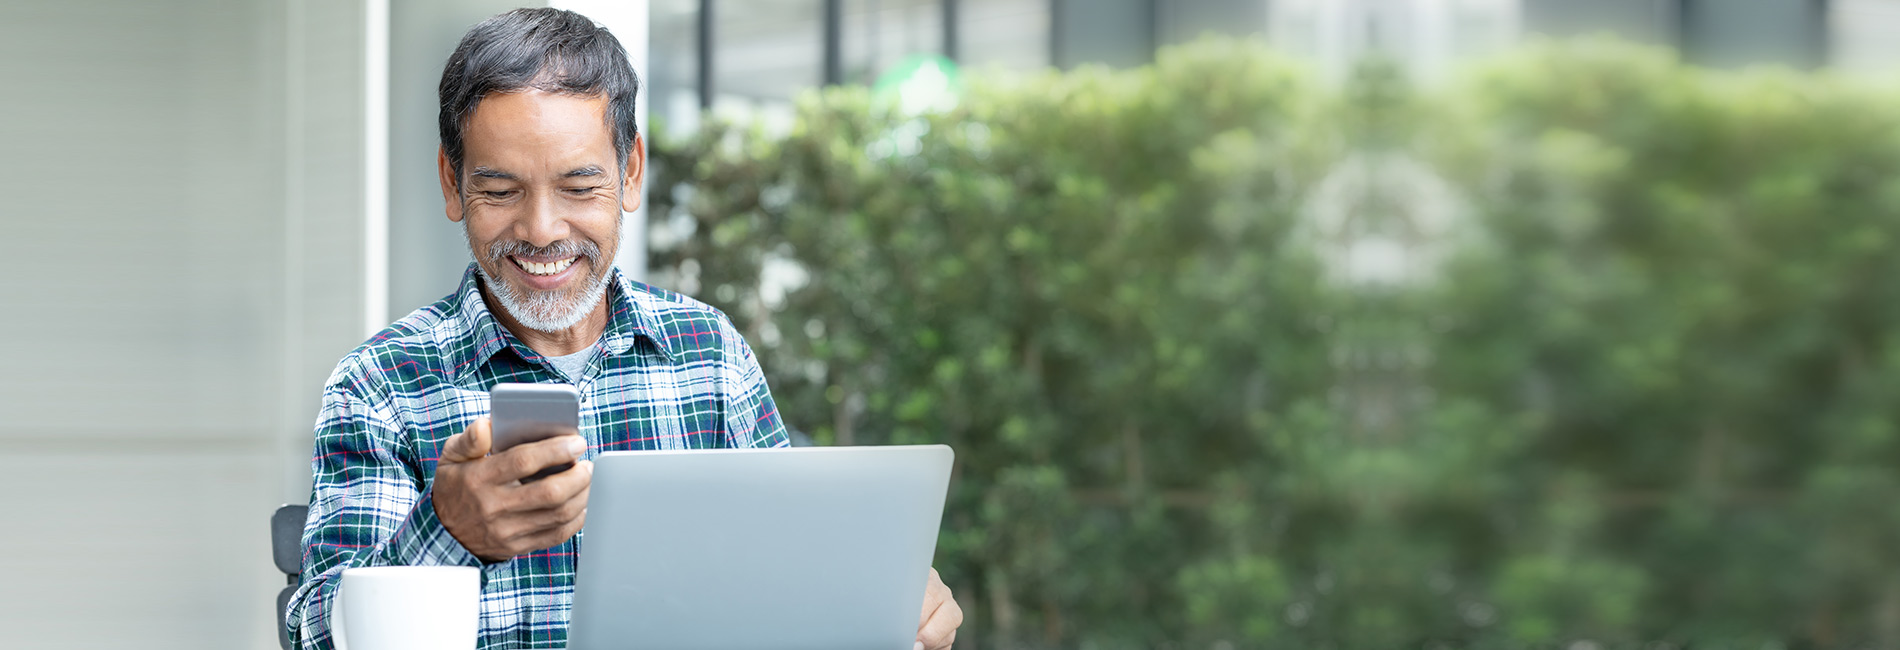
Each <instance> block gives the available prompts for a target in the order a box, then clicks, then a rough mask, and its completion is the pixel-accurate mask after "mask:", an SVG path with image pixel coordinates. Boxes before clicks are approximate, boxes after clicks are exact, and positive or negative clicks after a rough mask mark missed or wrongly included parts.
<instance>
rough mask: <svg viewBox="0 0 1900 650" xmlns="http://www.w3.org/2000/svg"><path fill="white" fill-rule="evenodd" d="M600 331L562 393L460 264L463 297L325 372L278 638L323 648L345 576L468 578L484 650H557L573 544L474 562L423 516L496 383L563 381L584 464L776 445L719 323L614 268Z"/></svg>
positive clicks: (760, 384) (765, 401)
mask: <svg viewBox="0 0 1900 650" xmlns="http://www.w3.org/2000/svg"><path fill="white" fill-rule="evenodd" d="M613 273H614V275H613V283H612V285H611V288H610V289H609V290H608V292H607V294H606V298H604V300H607V301H608V306H609V309H610V310H611V311H612V314H611V316H609V319H608V323H607V329H606V331H605V332H603V333H602V334H601V337H600V341H599V342H597V343H595V351H596V354H595V355H594V357H593V360H592V361H591V362H589V364H588V366H587V368H586V369H585V370H584V371H582V373H581V376H580V377H578V378H576V379H574V380H572V381H570V380H568V379H567V378H565V377H562V376H561V375H560V374H559V373H558V372H557V371H556V370H555V369H554V367H553V366H552V365H551V364H549V363H548V361H547V360H546V359H545V358H544V357H542V356H541V355H540V354H538V353H536V352H535V351H534V350H532V349H530V348H529V347H528V346H527V345H525V344H523V343H522V342H521V341H520V340H519V339H516V338H515V337H514V335H513V334H510V333H509V332H508V330H507V329H506V328H503V327H502V326H501V324H500V323H498V322H496V320H495V318H494V316H493V315H491V314H490V313H489V311H488V307H487V305H486V304H485V303H484V302H483V301H482V295H481V290H480V287H479V285H480V281H479V279H478V277H479V276H477V274H476V273H475V269H474V267H473V266H472V265H471V266H470V268H469V270H468V271H467V272H466V273H465V274H464V275H463V277H462V285H461V288H460V289H458V290H457V291H456V292H455V293H454V294H452V295H450V296H448V297H446V298H443V299H442V300H440V301H437V302H436V303H435V304H433V305H430V306H428V307H424V308H422V309H419V310H416V312H415V313H412V314H410V315H409V316H407V317H405V318H403V319H402V320H400V321H397V322H396V323H395V324H394V325H391V326H389V328H388V329H385V330H383V331H382V332H379V333H378V334H377V335H376V336H374V337H372V338H371V339H370V340H369V341H368V342H366V343H364V344H363V345H362V346H361V347H358V348H357V349H356V350H354V351H352V352H350V354H349V355H348V356H345V357H343V360H342V361H341V362H339V363H338V364H337V368H336V372H335V373H333V374H332V375H331V376H330V380H329V382H328V383H327V384H326V385H325V386H324V389H323V409H322V411H321V412H320V413H319V414H318V415H317V425H316V452H315V455H314V457H313V458H312V459H311V461H310V466H311V470H312V471H313V472H314V473H315V476H316V479H315V483H314V485H313V486H312V488H311V493H310V518H309V520H307V521H306V522H305V523H304V531H303V546H304V555H303V582H302V584H301V585H299V587H298V589H297V592H296V595H295V597H293V598H292V599H291V601H290V607H289V609H288V611H286V612H284V625H286V626H287V627H288V628H289V630H290V637H291V638H292V639H293V640H295V641H296V643H297V644H299V645H300V646H301V647H304V648H328V647H330V646H331V645H332V643H331V640H330V620H329V616H330V614H331V611H330V606H329V605H330V603H332V602H333V598H334V596H335V594H336V591H337V587H338V585H339V583H340V582H341V580H339V576H340V575H341V574H342V572H343V570H344V569H347V568H351V567H362V566H379V565H460V566H475V567H481V569H482V613H481V621H482V630H481V644H480V647H482V648H560V647H564V646H566V644H567V621H568V613H569V611H571V606H572V601H573V596H574V564H575V558H576V556H577V553H578V551H579V549H580V544H581V539H582V537H583V536H584V535H585V533H584V532H583V533H582V534H577V535H575V536H574V537H573V538H572V539H569V540H567V541H565V542H562V543H561V544H560V545H559V546H555V547H553V548H550V549H547V550H544V551H540V552H536V553H530V554H527V555H522V556H519V557H516V558H514V559H511V560H508V561H506V562H499V563H496V564H486V565H484V564H483V563H482V561H481V560H479V559H477V558H476V557H475V556H474V555H471V554H470V553H469V552H468V550H467V549H465V548H463V547H462V545H461V543H459V542H457V541H455V538H454V536H452V535H450V534H449V532H448V530H447V529H444V528H443V527H442V523H441V522H440V521H439V520H438V519H436V513H435V508H434V506H433V505H432V502H431V499H430V498H429V496H430V493H429V489H430V486H431V484H433V482H434V478H435V464H436V459H437V458H439V457H440V456H441V450H442V444H443V442H444V441H446V440H447V439H448V437H449V436H451V435H454V434H456V433H460V432H461V431H462V430H463V429H464V428H466V427H467V426H468V424H469V423H470V422H471V421H473V420H474V419H475V418H478V417H484V416H486V415H488V390H489V388H490V387H492V386H494V385H495V384H497V383H502V382H562V383H574V384H575V385H576V387H577V388H579V389H580V394H581V426H580V433H581V435H582V436H585V437H586V438H587V441H588V445H589V447H588V452H587V457H588V458H592V457H594V456H595V455H596V454H598V453H599V452H602V451H619V450H627V449H681V448H705V447H778V446H785V445H786V444H788V439H787V437H786V433H785V427H784V425H783V424H782V423H780V421H779V416H778V410H777V408H776V407H775V406H774V404H773V402H772V395H771V393H770V392H769V391H767V390H766V386H765V377H764V375H763V373H761V372H760V370H759V364H758V361H757V360H755V359H754V358H753V355H752V350H751V348H749V347H747V346H746V343H745V339H744V338H742V337H741V336H740V335H739V333H738V331H736V330H735V329H733V326H732V323H731V321H729V320H727V319H726V317H725V315H724V314H721V313H720V312H719V311H718V310H716V309H714V308H712V307H709V306H707V305H705V304H702V303H700V302H697V301H694V300H692V299H691V298H687V297H684V296H681V295H678V294H675V293H672V292H669V291H664V290H661V289H655V288H652V287H648V286H646V285H644V284H640V283H637V282H633V281H630V280H627V279H625V278H624V277H622V276H621V275H620V272H619V271H618V270H615V271H614V272H613Z"/></svg>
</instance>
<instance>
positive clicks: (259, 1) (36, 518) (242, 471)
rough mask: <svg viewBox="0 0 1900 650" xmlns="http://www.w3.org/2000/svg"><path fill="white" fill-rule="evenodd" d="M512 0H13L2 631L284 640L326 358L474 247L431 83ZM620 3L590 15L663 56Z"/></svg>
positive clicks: (0, 48)
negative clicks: (294, 530)
mask: <svg viewBox="0 0 1900 650" xmlns="http://www.w3.org/2000/svg"><path fill="white" fill-rule="evenodd" d="M521 4H523V3H522V2H521V1H520V0H396V1H394V2H390V0H169V1H168V2H162V3H159V2H149V1H147V0H88V1H86V2H70V1H64V0H30V1H27V2H20V1H18V0H7V1H6V2H0V88H5V90H4V91H0V197H4V198H0V232H4V233H5V234H4V235H3V236H4V237H5V240H4V241H5V243H7V244H10V245H9V246H7V247H6V248H7V249H8V252H9V254H10V256H11V258H10V259H9V264H8V267H9V268H12V269H15V275H14V277H13V278H12V279H10V280H9V281H5V282H0V341H4V342H5V345H6V349H7V354H6V358H7V364H6V369H7V372H4V373H0V494H5V495H7V496H6V498H4V499H0V648H7V649H8V650H12V649H15V648H123V647H142V648H193V649H198V648H259V649H262V648H274V647H276V645H277V641H276V625H275V623H274V615H273V611H272V610H273V609H274V607H273V605H274V598H275V595H276V593H277V590H278V589H279V588H281V587H282V585H283V578H282V575H281V574H279V573H277V572H276V569H275V568H274V567H273V566H272V564H271V561H270V552H269V534H268V529H267V521H268V518H269V515H270V513H271V511H272V510H273V509H274V508H275V507H276V506H278V505H279V504H282V503H287V502H295V503H301V502H303V501H305V500H306V499H307V498H308V494H309V484H310V465H309V458H310V444H311V424H312V423H313V421H314V419H315V415H316V409H317V406H318V400H319V396H320V390H321V387H322V383H323V381H324V379H325V378H326V377H328V375H329V372H330V370H331V368H332V367H333V366H334V365H335V364H336V360H337V359H338V358H340V357H341V356H342V355H343V354H344V353H345V352H347V351H348V350H349V349H350V348H352V347H354V346H356V345H357V344H358V343H360V342H361V341H362V340H363V338H364V337H365V336H366V335H367V334H368V333H369V331H370V329H371V328H372V327H380V326H381V324H383V323H387V322H388V321H389V320H392V319H394V318H397V317H400V316H402V315H403V314H406V313H407V312H408V311H409V310H411V309H413V308H414V307H417V306H420V305H422V304H425V303H426V302H428V301H431V300H433V299H435V298H437V297H439V296H441V295H442V294H443V293H446V292H447V291H448V290H449V288H451V287H453V286H454V283H455V281H456V280H457V279H458V278H459V274H460V272H461V269H462V267H463V265H465V264H466V260H467V253H466V250H465V247H464V245H463V243H462V240H461V236H460V233H459V231H458V230H456V229H455V228H456V227H455V226H454V225H453V224H451V223H449V222H448V221H447V220H446V219H444V218H443V217H442V209H441V208H442V204H441V195H440V194H439V193H438V191H437V189H436V180H435V172H434V165H435V150H436V130H435V114H436V111H435V106H436V99H435V87H436V81H437V79H438V78H439V77H440V75H441V69H442V63H443V61H444V60H445V59H446V58H447V57H448V54H449V51H450V50H451V49H452V48H453V47H454V45H455V43H456V41H457V40H458V39H459V38H460V37H461V35H462V33H463V31H465V30H466V29H467V28H468V27H469V26H470V25H472V24H474V23H475V22H477V21H479V20H481V19H483V18H486V17H488V16H490V15H493V14H495V13H499V12H501V11H504V10H506V9H510V8H513V7H515V6H519V5H521ZM622 4H628V5H630V7H631V8H629V7H615V6H614V5H613V4H612V3H595V5H594V6H574V7H573V8H576V9H580V10H582V11H583V12H588V11H589V10H590V9H592V10H593V11H597V12H600V13H604V14H610V15H607V16H604V19H603V22H604V23H607V24H608V25H609V27H610V28H612V29H614V30H615V31H616V33H618V34H620V35H621V37H622V39H623V41H625V42H626V44H627V45H628V46H629V48H630V49H633V50H634V51H635V54H634V56H635V60H636V62H637V65H638V69H641V70H644V69H645V66H644V65H643V64H640V63H639V62H640V61H641V59H643V58H644V54H645V41H646V37H645V10H644V7H645V3H644V2H637V3H622ZM616 9H617V10H618V11H616ZM381 12H387V13H381ZM378 16H380V18H381V19H382V20H383V21H384V22H383V24H384V25H386V29H387V33H386V38H387V41H386V42H383V43H381V45H380V49H383V51H385V52H387V55H388V57H389V58H388V63H387V67H386V68H380V69H379V68H376V67H375V65H376V64H375V61H376V59H374V58H371V55H370V54H369V53H370V52H373V51H376V50H378V49H379V48H378V47H376V45H377V44H375V43H372V42H371V38H370V34H374V33H380V32H378V31H376V30H375V29H372V27H371V25H373V24H375V23H376V22H377V21H374V20H372V18H374V17H378ZM378 79H386V81H387V84H388V85H387V87H386V88H385V89H384V90H386V92H387V96H386V97H387V99H386V100H382V99H381V98H379V97H378V96H377V95H378V93H371V92H369V90H370V89H369V87H368V82H369V81H370V80H378ZM378 101H386V104H376V103H374V102H378ZM379 109H381V110H386V111H388V112H387V113H386V114H385V115H383V117H385V118H386V119H387V122H384V123H383V124H386V128H387V133H386V134H385V133H383V132H382V131H381V130H380V129H381V128H383V127H382V126H380V125H379V124H378V122H379V120H376V119H372V116H375V115H376V113H375V111H377V110H379ZM379 136H386V138H387V139H386V140H384V139H382V137H379ZM372 145H374V146H372ZM385 146H386V147H387V151H386V152H385V151H384V150H383V149H384V147H385ZM377 154H386V155H387V158H386V159H385V160H383V161H381V163H380V164H377V165H372V164H370V162H371V161H370V157H371V156H372V155H377ZM382 164H386V165H387V174H388V176H387V183H388V185H387V187H386V188H377V187H375V186H376V185H378V184H379V183H374V182H371V181H372V180H373V179H372V175H375V174H377V173H378V170H380V169H383V167H382ZM383 189H386V191H387V192H388V196H387V201H388V213H387V214H386V215H376V216H373V213H374V212H376V210H373V209H371V208H372V207H380V206H381V200H380V198H381V195H380V194H378V192H379V191H382V190H383ZM378 216H381V217H383V218H386V219H387V226H386V227H387V228H388V231H387V232H375V231H372V230H371V229H370V226H369V224H374V223H376V222H375V221H374V219H376V218H377V217H378ZM637 223H638V222H634V221H630V222H629V228H630V229H633V230H634V232H633V236H634V237H636V238H637V237H638V233H639V228H638V226H637V225H636V224H637ZM372 234H374V235H376V236H375V237H372V236H371V235H372ZM384 237H386V239H384V241H386V242H387V258H382V257H381V256H380V255H374V252H376V251H377V248H376V246H375V244H374V243H373V242H375V241H377V240H378V239H383V238H384ZM373 257H374V258H376V259H372V258H373ZM625 259H626V258H624V257H623V260H625ZM639 259H640V260H641V261H640V262H638V264H639V265H640V266H644V262H643V257H641V258H639ZM377 262H383V263H386V264H387V265H388V267H387V273H388V276H387V278H386V279H385V278H384V276H382V275H380V274H379V273H378V270H377V267H378V266H379V264H377ZM22 271H24V273H22ZM385 281H386V282H387V285H385V284H383V283H384V282H385ZM385 291H387V293H386V294H385V293H384V292H385ZM372 302H374V303H375V304H371V303H372Z"/></svg>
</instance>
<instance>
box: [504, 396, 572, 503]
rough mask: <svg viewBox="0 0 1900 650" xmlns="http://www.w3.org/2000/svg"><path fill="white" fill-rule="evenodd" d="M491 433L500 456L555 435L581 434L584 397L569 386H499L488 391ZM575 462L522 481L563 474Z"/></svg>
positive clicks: (543, 471)
mask: <svg viewBox="0 0 1900 650" xmlns="http://www.w3.org/2000/svg"><path fill="white" fill-rule="evenodd" d="M488 410H489V421H490V424H491V428H490V431H492V432H493V434H494V441H493V444H491V445H489V453H492V454H499V453H501V452H504V451H508V449H509V448H511V447H514V446H516V445H524V444H527V443H530V442H536V441H540V440H546V439H548V438H552V437H554V436H558V435H563V434H570V433H579V432H580V427H581V394H580V391H577V390H574V387H573V386H569V385H567V384H495V387H494V388H491V389H489V391H488ZM573 466H574V464H573V463H567V464H564V465H560V466H556V467H549V468H547V469H544V470H541V472H540V473H538V474H535V475H534V476H530V477H528V478H525V479H522V482H524V483H525V482H527V481H532V480H535V479H539V478H541V477H544V476H549V475H553V474H559V473H561V472H564V471H567V468H569V467H573Z"/></svg>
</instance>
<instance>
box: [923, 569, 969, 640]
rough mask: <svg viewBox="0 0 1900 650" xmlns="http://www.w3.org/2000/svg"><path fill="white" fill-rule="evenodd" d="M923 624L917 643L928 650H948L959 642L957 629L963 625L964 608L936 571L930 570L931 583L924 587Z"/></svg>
mask: <svg viewBox="0 0 1900 650" xmlns="http://www.w3.org/2000/svg"><path fill="white" fill-rule="evenodd" d="M922 620H923V622H922V623H920V624H918V626H917V642H918V644H920V645H921V646H922V647H924V648H927V649H928V650H946V649H947V648H949V647H950V644H952V643H955V642H956V640H957V628H958V627H961V626H962V625H963V607H961V606H959V605H957V600H956V597H955V596H954V595H952V594H951V593H950V587H949V586H948V585H945V584H943V577H942V576H939V575H938V574H937V570H936V569H931V570H930V582H929V583H928V584H927V586H925V587H924V611H923V619H922Z"/></svg>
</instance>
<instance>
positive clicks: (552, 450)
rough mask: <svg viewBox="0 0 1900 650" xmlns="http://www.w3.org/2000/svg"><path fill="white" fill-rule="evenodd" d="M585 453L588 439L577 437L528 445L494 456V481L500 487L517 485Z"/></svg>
mask: <svg viewBox="0 0 1900 650" xmlns="http://www.w3.org/2000/svg"><path fill="white" fill-rule="evenodd" d="M586 453H587V439H586V438H582V437H580V436H579V435H577V434H567V435H560V436H554V437H552V438H548V439H546V440H541V441H537V442H531V443H528V444H525V445H520V446H517V447H514V448H512V449H509V450H508V451H504V452H501V453H499V454H496V455H495V460H496V461H498V462H496V463H495V471H496V474H495V475H494V476H493V478H494V479H495V480H497V481H499V482H502V483H507V482H511V481H519V480H521V479H524V478H527V477H530V476H534V475H535V474H538V473H540V472H541V470H544V469H547V468H549V467H555V466H558V465H566V464H568V463H572V462H574V461H576V460H580V458H581V456H582V455H585V454H586ZM566 473H567V472H562V474H566ZM549 478H552V477H549ZM544 481H545V479H544Z"/></svg>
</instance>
